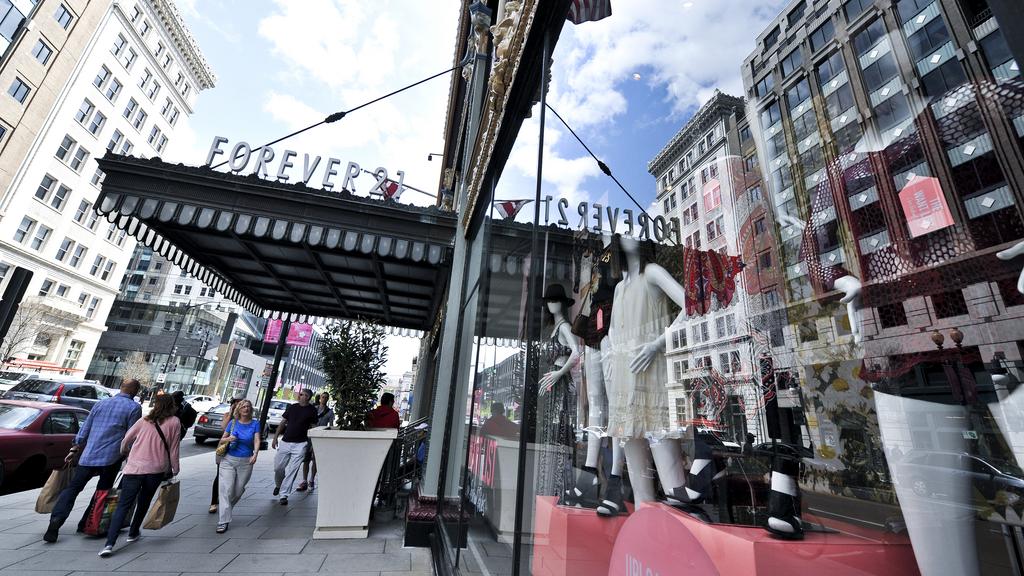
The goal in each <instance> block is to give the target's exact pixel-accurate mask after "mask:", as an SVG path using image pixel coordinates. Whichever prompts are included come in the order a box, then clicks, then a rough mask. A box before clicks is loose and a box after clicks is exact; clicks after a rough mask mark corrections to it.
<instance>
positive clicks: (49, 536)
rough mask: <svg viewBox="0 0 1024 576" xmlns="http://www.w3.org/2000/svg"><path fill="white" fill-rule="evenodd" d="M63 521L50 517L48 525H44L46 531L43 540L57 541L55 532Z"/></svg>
mask: <svg viewBox="0 0 1024 576" xmlns="http://www.w3.org/2000/svg"><path fill="white" fill-rule="evenodd" d="M61 524H63V522H61V521H60V520H54V519H52V518H51V519H50V524H49V526H47V527H46V533H44V534H43V540H44V541H45V542H50V543H51V544H52V543H54V542H56V541H57V533H58V532H59V531H60V527H61Z"/></svg>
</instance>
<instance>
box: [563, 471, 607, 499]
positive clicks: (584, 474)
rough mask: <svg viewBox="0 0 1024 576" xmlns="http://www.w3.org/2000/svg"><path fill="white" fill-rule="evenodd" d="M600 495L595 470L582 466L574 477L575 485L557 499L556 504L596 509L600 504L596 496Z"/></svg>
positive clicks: (599, 485) (599, 486)
mask: <svg viewBox="0 0 1024 576" xmlns="http://www.w3.org/2000/svg"><path fill="white" fill-rule="evenodd" d="M600 493H601V484H600V481H599V480H598V477H597V469H595V468H591V467H589V466H584V467H583V469H582V470H581V471H580V474H579V476H577V477H576V485H575V486H573V487H572V488H568V489H566V491H565V492H564V493H563V494H562V498H561V499H559V501H558V504H559V505H562V506H578V507H580V508H597V506H598V504H600V500H599V499H598V495H599V494H600Z"/></svg>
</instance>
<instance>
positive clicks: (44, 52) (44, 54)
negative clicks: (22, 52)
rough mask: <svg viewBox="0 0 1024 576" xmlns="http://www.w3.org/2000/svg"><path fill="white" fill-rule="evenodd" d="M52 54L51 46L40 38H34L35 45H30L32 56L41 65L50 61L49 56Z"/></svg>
mask: <svg viewBox="0 0 1024 576" xmlns="http://www.w3.org/2000/svg"><path fill="white" fill-rule="evenodd" d="M52 55H53V48H50V46H49V45H48V44H47V43H46V42H43V41H42V40H36V45H35V46H33V47H32V56H33V57H35V59H36V60H37V61H39V63H40V64H42V65H43V66H46V63H47V62H49V61H50V56H52Z"/></svg>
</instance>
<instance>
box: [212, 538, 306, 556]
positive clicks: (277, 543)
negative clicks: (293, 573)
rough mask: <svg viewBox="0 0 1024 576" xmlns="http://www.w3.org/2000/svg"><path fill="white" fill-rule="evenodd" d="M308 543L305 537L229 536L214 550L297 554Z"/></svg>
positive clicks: (237, 552) (242, 552) (233, 552)
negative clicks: (263, 537)
mask: <svg viewBox="0 0 1024 576" xmlns="http://www.w3.org/2000/svg"><path fill="white" fill-rule="evenodd" d="M308 543H309V540H308V539H305V538H277V539H271V540H255V539H252V538H244V539H243V538H231V539H230V540H228V541H227V542H224V543H223V544H221V545H220V546H218V547H217V549H216V550H214V552H218V553H220V552H223V553H229V552H230V553H232V554H298V553H300V552H302V551H303V548H304V547H305V546H306V544H308Z"/></svg>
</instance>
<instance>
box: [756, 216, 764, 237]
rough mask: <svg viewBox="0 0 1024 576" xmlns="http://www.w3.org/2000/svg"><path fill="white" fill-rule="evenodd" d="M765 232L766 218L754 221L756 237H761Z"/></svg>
mask: <svg viewBox="0 0 1024 576" xmlns="http://www.w3.org/2000/svg"><path fill="white" fill-rule="evenodd" d="M764 231H765V225H764V218H758V219H757V220H754V236H760V235H762V234H764Z"/></svg>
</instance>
